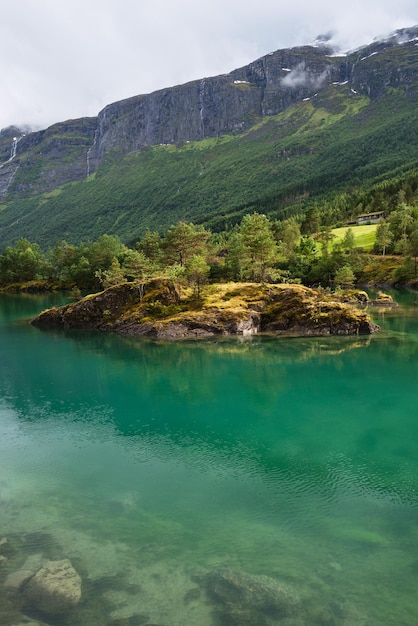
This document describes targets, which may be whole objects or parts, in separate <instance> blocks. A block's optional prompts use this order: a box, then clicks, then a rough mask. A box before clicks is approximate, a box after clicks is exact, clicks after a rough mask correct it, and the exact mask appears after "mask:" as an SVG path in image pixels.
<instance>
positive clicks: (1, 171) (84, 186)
mask: <svg viewBox="0 0 418 626" xmlns="http://www.w3.org/2000/svg"><path fill="white" fill-rule="evenodd" d="M417 99H418V27H415V28H413V29H404V30H402V31H398V32H397V33H395V34H394V35H393V36H391V37H389V38H388V39H387V40H385V41H379V42H375V43H373V44H371V45H370V46H367V47H365V48H362V49H361V50H358V51H356V52H354V53H351V54H350V55H348V56H336V55H335V54H333V53H332V51H331V50H330V49H328V48H326V47H309V46H306V47H303V48H294V49H291V50H280V51H277V52H274V53H271V54H270V55H267V56H265V57H262V58H261V59H259V60H257V61H255V62H254V63H251V64H250V65H248V66H246V67H244V68H240V69H238V70H234V71H233V72H231V73H230V74H225V75H222V76H218V77H214V78H207V79H202V80H201V81H194V82H192V83H188V84H186V85H181V86H178V87H173V88H170V89H165V90H161V91H158V92H155V93H153V94H149V95H145V96H136V97H134V98H130V99H128V100H124V101H122V102H119V103H115V104H111V105H109V106H107V107H106V108H105V109H104V110H103V111H102V112H101V113H100V114H99V115H98V117H97V118H84V119H80V120H70V121H68V122H64V123H60V124H55V125H54V126H52V127H50V128H48V129H46V130H45V131H41V132H35V133H28V132H26V133H24V132H23V131H20V130H19V129H16V128H10V129H4V130H3V131H1V132H0V159H2V161H3V163H2V165H0V197H2V202H3V204H2V205H1V206H0V246H4V245H6V244H7V243H10V242H13V241H15V240H16V239H17V238H18V237H20V236H26V237H28V238H29V239H31V240H35V241H37V242H39V243H41V244H43V245H50V244H52V243H53V242H54V241H56V240H57V239H62V238H66V239H68V240H69V241H79V240H80V239H85V238H87V237H97V236H99V235H100V234H102V233H103V232H108V233H111V234H118V235H120V236H121V237H122V238H123V239H124V240H126V241H129V240H133V239H135V238H137V237H139V236H140V235H141V233H142V232H143V231H144V229H145V228H146V227H151V228H156V229H164V228H166V227H167V226H169V225H170V224H171V223H173V222H175V221H176V220H178V219H190V220H194V221H196V222H202V223H208V224H210V225H211V226H214V227H223V226H224V225H225V223H230V222H233V221H234V220H236V219H238V218H239V217H240V216H241V215H242V214H243V213H244V212H247V211H248V210H252V209H254V208H257V209H260V208H261V209H262V210H264V211H266V212H272V213H273V214H274V215H276V216H280V215H281V214H283V211H289V210H290V211H294V210H303V208H304V206H306V203H307V202H309V201H311V200H312V199H315V198H320V197H321V196H323V195H324V194H329V193H331V192H333V191H341V190H350V189H352V188H353V187H354V186H356V185H362V184H367V185H371V184H372V183H374V182H376V181H378V180H381V179H382V177H390V176H391V175H395V174H396V175H398V174H399V173H400V172H407V171H410V170H411V169H413V168H416V167H417V160H418V154H417V151H416V145H417V139H418V137H417V135H418V123H417V122H418V119H417V117H418V113H417V111H418V108H417Z"/></svg>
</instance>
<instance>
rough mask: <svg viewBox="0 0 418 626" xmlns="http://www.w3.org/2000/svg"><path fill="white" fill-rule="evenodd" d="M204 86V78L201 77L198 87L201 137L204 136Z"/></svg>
mask: <svg viewBox="0 0 418 626" xmlns="http://www.w3.org/2000/svg"><path fill="white" fill-rule="evenodd" d="M205 87H206V78H203V79H202V80H201V81H200V88H199V117H200V127H201V131H202V139H204V138H205V121H204V105H205Z"/></svg>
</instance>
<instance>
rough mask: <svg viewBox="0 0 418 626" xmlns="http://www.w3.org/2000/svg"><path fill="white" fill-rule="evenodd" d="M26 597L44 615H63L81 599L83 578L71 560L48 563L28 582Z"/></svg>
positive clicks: (25, 589) (24, 592)
mask: <svg viewBox="0 0 418 626" xmlns="http://www.w3.org/2000/svg"><path fill="white" fill-rule="evenodd" d="M23 594H24V597H25V599H26V601H27V602H28V603H30V604H31V605H32V606H33V607H35V608H36V609H39V610H40V611H43V612H44V613H49V614H53V615H54V614H56V613H63V612H65V611H68V610H69V609H72V608H74V607H75V606H76V605H77V604H78V603H79V601H80V599H81V578H80V576H79V575H78V574H77V572H76V571H75V569H74V568H73V566H72V564H71V561H70V560H69V559H63V560H62V561H48V562H47V563H46V565H44V566H43V567H42V568H41V569H40V570H39V571H38V572H37V573H36V574H35V575H34V576H33V577H32V578H31V579H30V580H29V582H28V584H27V586H26V587H25V588H24V590H23Z"/></svg>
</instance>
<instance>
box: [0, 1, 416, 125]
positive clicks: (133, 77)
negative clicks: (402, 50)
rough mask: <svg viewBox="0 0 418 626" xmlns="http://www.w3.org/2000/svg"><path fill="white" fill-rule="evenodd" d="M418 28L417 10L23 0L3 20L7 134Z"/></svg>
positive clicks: (0, 67) (2, 104)
mask: <svg viewBox="0 0 418 626" xmlns="http://www.w3.org/2000/svg"><path fill="white" fill-rule="evenodd" d="M415 23H418V3H416V0H398V2H397V4H396V13H395V11H394V8H393V0H353V1H352V2H351V3H350V4H349V5H341V4H338V3H336V2H335V0H318V2H316V3H312V2H310V1H309V0H294V1H293V2H291V3H289V2H288V1H287V0H286V1H283V0H264V2H263V3H262V5H254V4H252V3H251V4H249V3H243V2H242V0H239V1H238V0H212V2H211V3H210V4H207V3H205V4H203V3H202V4H199V3H196V1H195V0H193V1H192V0H177V2H176V3H173V2H171V1H169V0H152V1H151V0H142V1H141V2H137V0H118V1H116V0H71V1H70V0H60V2H57V1H56V0H19V1H18V2H13V3H5V5H4V6H3V7H2V10H1V20H0V37H1V41H2V54H1V55H0V75H1V77H2V88H1V90H0V128H1V127H5V126H7V125H10V124H25V123H29V124H32V125H37V126H41V127H44V126H47V125H49V124H51V123H53V122H56V121H61V120H64V119H67V118H74V117H81V116H88V115H96V114H97V113H98V111H99V110H100V109H101V108H102V107H103V106H105V105H106V104H108V103H110V102H113V101H115V100H119V99H122V98H126V97H129V96H132V95H136V94H139V93H147V92H150V91H153V90H155V89H160V88H163V87H167V86H170V85H175V84H179V83H183V82H186V81H188V80H192V79H197V78H201V77H203V76H211V75H215V74H218V73H224V72H228V71H230V70H232V69H234V68H236V67H239V66H241V65H244V64H246V63H248V62H250V61H252V60H254V59H256V58H257V57H259V56H261V55H263V54H267V53H268V52H270V51H272V50H276V49H279V48H284V47H289V46H294V45H303V44H305V43H309V42H310V41H312V40H313V39H314V38H315V37H316V36H317V35H318V34H320V33H324V32H329V31H332V32H334V33H335V36H334V41H338V43H339V44H340V45H341V47H342V48H344V49H347V48H354V47H357V46H360V45H363V44H365V43H368V42H369V41H371V40H372V39H373V37H375V36H376V35H380V34H386V33H388V32H390V31H391V30H394V29H396V28H400V27H403V26H411V25H412V24H415Z"/></svg>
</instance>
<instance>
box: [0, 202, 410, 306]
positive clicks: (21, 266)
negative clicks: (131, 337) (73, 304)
mask: <svg viewBox="0 0 418 626" xmlns="http://www.w3.org/2000/svg"><path fill="white" fill-rule="evenodd" d="M332 240H333V234H332V229H331V226H329V225H328V224H326V223H325V224H324V223H323V219H322V216H321V213H320V211H319V210H318V209H317V208H315V207H311V208H310V209H309V210H308V211H307V213H306V214H305V215H304V216H303V217H302V218H301V219H298V218H296V217H292V218H288V219H286V220H282V221H279V220H275V221H273V220H271V219H269V218H268V217H267V216H266V215H264V214H262V213H257V212H254V213H252V214H247V215H245V216H244V217H243V218H242V220H241V222H240V223H239V224H237V225H236V226H234V227H232V228H231V229H229V230H227V231H223V232H220V233H212V232H211V231H210V230H208V229H207V228H204V227H203V226H199V225H195V224H193V223H189V222H184V221H180V222H178V223H176V224H174V225H173V226H171V227H170V228H169V229H168V231H167V232H166V233H165V235H164V236H161V235H160V234H159V233H157V232H151V231H150V230H147V231H146V232H145V234H144V236H143V237H142V239H140V240H139V241H138V242H137V243H136V244H135V245H134V246H131V247H128V246H127V245H125V244H124V243H122V242H121V241H120V239H119V238H118V237H116V236H112V235H102V236H101V237H100V238H99V239H98V240H96V241H87V242H84V243H80V244H79V245H74V244H70V243H67V242H66V241H59V242H57V243H56V245H55V246H54V247H53V248H51V249H50V250H48V251H46V252H44V251H43V250H42V249H41V248H40V246H39V245H38V244H36V243H31V242H30V241H28V240H27V239H20V240H18V241H17V242H16V244H15V245H14V246H8V247H7V248H6V249H5V250H4V251H3V253H2V254H1V255H0V285H2V286H5V285H10V284H13V283H24V282H28V281H35V280H41V281H48V282H49V283H52V284H54V285H55V286H57V287H60V288H69V289H70V288H73V287H74V288H77V289H80V290H97V289H101V288H106V287H109V286H111V285H113V284H116V283H118V282H122V281H142V282H144V281H146V280H148V279H150V278H152V277H155V276H166V277H169V278H173V279H175V280H177V281H179V282H183V283H185V284H188V285H190V286H192V287H193V288H194V290H195V292H196V293H197V294H198V295H199V292H200V289H201V286H202V285H203V284H205V283H206V282H208V281H212V282H220V281H227V280H235V281H246V280H248V281H255V282H303V283H306V284H322V285H329V284H340V285H343V286H351V285H352V284H354V283H355V282H356V280H357V279H358V278H359V277H360V276H361V274H362V271H363V268H364V264H365V258H364V254H361V251H359V250H358V249H357V248H356V245H355V239H354V235H353V232H352V231H351V229H348V230H347V232H346V234H345V237H344V239H343V240H342V241H341V242H339V243H338V244H334V243H333V242H332ZM374 252H375V253H376V254H380V255H382V256H385V255H388V254H399V255H402V256H403V257H404V258H405V260H404V263H403V264H402V267H401V269H399V271H398V279H399V280H400V281H401V280H408V279H409V278H413V277H414V275H415V276H416V257H417V255H418V207H416V206H415V207H413V206H410V205H409V204H407V203H406V201H405V196H404V195H403V194H402V192H399V197H398V203H397V205H396V208H394V209H393V210H392V211H391V212H390V213H389V214H388V216H387V219H386V220H384V221H382V222H381V223H380V224H379V225H378V227H377V231H376V243H375V250H374ZM412 259H414V261H412Z"/></svg>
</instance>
